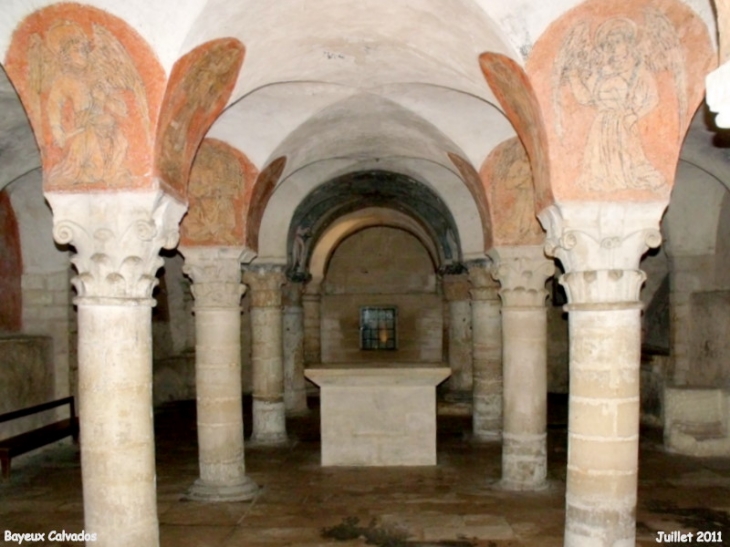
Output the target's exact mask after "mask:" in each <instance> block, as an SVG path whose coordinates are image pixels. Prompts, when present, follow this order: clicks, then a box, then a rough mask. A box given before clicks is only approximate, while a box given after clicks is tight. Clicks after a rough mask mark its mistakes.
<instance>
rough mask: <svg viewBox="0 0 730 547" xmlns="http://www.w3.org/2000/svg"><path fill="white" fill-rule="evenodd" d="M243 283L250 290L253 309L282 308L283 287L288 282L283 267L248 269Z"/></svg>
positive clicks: (244, 273)
mask: <svg viewBox="0 0 730 547" xmlns="http://www.w3.org/2000/svg"><path fill="white" fill-rule="evenodd" d="M243 282H244V283H245V284H246V285H248V287H249V289H250V294H251V306H252V307H258V308H269V307H280V306H281V296H282V290H281V287H282V285H283V284H284V283H285V282H286V275H285V274H284V269H283V268H282V267H278V266H274V267H266V266H262V267H251V268H248V269H246V270H244V272H243Z"/></svg>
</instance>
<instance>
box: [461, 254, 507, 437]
mask: <svg viewBox="0 0 730 547" xmlns="http://www.w3.org/2000/svg"><path fill="white" fill-rule="evenodd" d="M469 281H470V283H471V313H472V355H473V370H474V382H473V390H472V393H473V405H474V406H473V411H472V414H473V418H472V430H473V436H474V440H476V441H498V440H499V439H500V438H501V436H502V319H501V317H500V315H499V310H500V302H499V293H498V290H499V284H498V283H497V282H496V281H495V280H494V279H492V264H491V262H488V261H482V262H474V263H471V264H470V265H469Z"/></svg>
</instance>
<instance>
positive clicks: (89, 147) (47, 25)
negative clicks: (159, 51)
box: [5, 3, 165, 192]
mask: <svg viewBox="0 0 730 547" xmlns="http://www.w3.org/2000/svg"><path fill="white" fill-rule="evenodd" d="M5 69H6V71H7V73H8V76H9V78H10V79H11V81H12V82H13V85H14V86H15V88H16V90H17V91H18V94H19V95H20V98H21V101H22V102H23V105H24V107H25V109H26V112H27V113H28V117H29V119H30V121H31V125H32V126H33V130H34V132H35V135H36V140H37V142H38V145H39V148H40V151H41V156H42V160H43V173H44V188H45V190H47V191H49V190H50V191H70V192H85V191H90V190H93V191H99V190H108V189H113V190H118V189H136V188H144V187H148V186H151V185H153V184H154V181H153V180H152V178H151V177H150V174H151V173H152V157H153V156H152V150H153V139H154V128H155V122H156V120H157V115H158V112H159V105H160V102H161V99H162V92H163V88H164V81H165V76H164V71H163V70H162V68H161V66H160V65H159V63H158V62H157V60H156V57H155V55H154V53H153V52H152V50H151V49H150V48H149V46H148V45H147V44H146V43H145V41H144V40H143V39H142V38H141V37H140V36H139V35H138V34H137V33H136V32H135V31H134V29H132V28H131V27H129V25H127V24H126V23H125V22H123V21H122V20H120V19H118V18H116V17H114V16H112V15H110V14H108V13H106V12H104V11H102V10H99V9H95V8H91V7H88V6H82V5H79V4H70V3H68V4H67V3H64V4H56V5H53V6H49V7H47V8H44V9H42V10H39V11H37V12H35V13H33V14H32V15H30V16H28V17H27V18H26V19H25V20H24V21H23V22H22V23H21V24H20V25H19V26H18V28H17V29H16V30H15V32H14V34H13V38H12V42H11V44H10V48H9V50H8V53H7V57H6V60H5Z"/></svg>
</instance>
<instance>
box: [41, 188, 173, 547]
mask: <svg viewBox="0 0 730 547" xmlns="http://www.w3.org/2000/svg"><path fill="white" fill-rule="evenodd" d="M46 198H47V199H48V202H49V203H50V205H51V207H52V209H53V223H54V226H53V237H54V239H55V240H56V241H57V242H58V243H60V244H62V245H63V244H70V245H73V246H74V248H75V250H76V253H75V254H74V255H73V257H72V259H71V261H72V263H73V264H74V267H75V268H76V270H77V272H78V275H76V276H75V277H74V278H73V280H72V283H73V285H74V287H75V288H76V292H77V297H76V299H75V301H74V302H75V304H76V306H77V308H78V374H79V377H78V381H79V383H78V389H79V423H80V429H81V434H80V439H81V440H80V443H81V476H82V484H83V498H84V529H85V530H86V532H88V533H89V534H96V538H97V541H96V543H94V545H99V546H101V547H132V546H137V545H149V546H156V545H159V530H158V518H157V494H156V490H157V489H156V481H155V438H154V429H153V423H152V324H151V309H152V306H153V305H154V300H153V299H152V290H153V288H154V286H155V285H156V284H157V278H156V277H155V274H156V272H157V270H158V269H159V268H160V267H161V266H162V264H163V260H162V258H161V257H160V256H159V254H158V253H159V251H160V248H162V247H164V248H167V249H169V248H172V247H174V246H175V245H176V244H177V240H178V224H179V222H180V219H181V218H182V215H183V213H184V212H185V206H184V205H183V204H182V203H180V202H178V201H177V200H175V199H174V198H172V197H171V196H169V195H167V194H165V193H163V192H160V191H139V192H116V193H114V194H111V193H109V194H104V193H95V194H73V193H54V192H47V193H46Z"/></svg>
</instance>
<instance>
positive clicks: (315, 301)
mask: <svg viewBox="0 0 730 547" xmlns="http://www.w3.org/2000/svg"><path fill="white" fill-rule="evenodd" d="M321 301H322V298H321V296H320V294H319V293H318V292H317V293H310V292H305V293H304V295H303V296H302V306H303V308H304V363H305V365H313V364H319V363H321V362H322V339H321V337H322V334H321V333H322V330H321V329H322V326H321Z"/></svg>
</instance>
